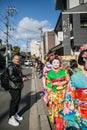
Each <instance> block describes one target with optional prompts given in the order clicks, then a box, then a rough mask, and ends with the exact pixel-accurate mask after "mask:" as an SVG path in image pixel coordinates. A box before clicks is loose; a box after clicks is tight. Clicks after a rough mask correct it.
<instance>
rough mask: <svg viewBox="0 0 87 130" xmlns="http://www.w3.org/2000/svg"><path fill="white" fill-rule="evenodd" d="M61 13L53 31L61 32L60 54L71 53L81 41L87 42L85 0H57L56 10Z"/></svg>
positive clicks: (86, 5)
mask: <svg viewBox="0 0 87 130" xmlns="http://www.w3.org/2000/svg"><path fill="white" fill-rule="evenodd" d="M58 9H61V13H60V16H59V19H58V21H57V24H56V26H55V29H54V31H55V33H56V35H57V37H58V32H62V34H63V39H62V40H61V41H60V44H62V46H60V47H59V49H58V51H59V50H61V51H59V54H60V55H73V54H75V52H76V51H78V50H79V47H80V45H81V44H83V43H87V0H73V1H72V0H57V1H56V10H58Z"/></svg>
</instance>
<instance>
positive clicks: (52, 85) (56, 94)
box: [46, 56, 69, 130]
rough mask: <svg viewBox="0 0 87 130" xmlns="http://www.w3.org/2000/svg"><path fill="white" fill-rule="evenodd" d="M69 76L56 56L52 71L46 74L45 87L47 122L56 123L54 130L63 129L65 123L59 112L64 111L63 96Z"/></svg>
mask: <svg viewBox="0 0 87 130" xmlns="http://www.w3.org/2000/svg"><path fill="white" fill-rule="evenodd" d="M68 80H69V76H68V74H67V71H66V70H65V69H63V68H62V67H61V60H60V59H59V58H58V56H57V57H56V56H55V57H54V59H53V60H52V69H51V70H50V71H49V72H48V73H47V78H46V87H47V92H48V108H49V110H48V111H49V120H50V121H51V122H52V123H56V130H63V129H64V128H65V121H64V120H63V116H62V114H61V111H62V110H63V109H64V105H63V104H64V96H65V91H66V88H67V83H68Z"/></svg>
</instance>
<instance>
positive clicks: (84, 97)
mask: <svg viewBox="0 0 87 130" xmlns="http://www.w3.org/2000/svg"><path fill="white" fill-rule="evenodd" d="M75 98H76V99H79V100H81V101H87V88H76V90H75Z"/></svg>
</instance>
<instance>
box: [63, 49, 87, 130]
mask: <svg viewBox="0 0 87 130" xmlns="http://www.w3.org/2000/svg"><path fill="white" fill-rule="evenodd" d="M86 53H87V50H84V51H82V52H81V53H80V55H79V58H78V62H79V64H80V65H83V67H84V68H83V70H82V71H79V72H77V73H75V74H73V75H72V76H71V79H70V81H69V84H68V87H67V92H66V101H65V107H64V119H65V120H67V121H68V127H73V128H76V129H80V130H87V57H85V56H86V55H85V54H86Z"/></svg>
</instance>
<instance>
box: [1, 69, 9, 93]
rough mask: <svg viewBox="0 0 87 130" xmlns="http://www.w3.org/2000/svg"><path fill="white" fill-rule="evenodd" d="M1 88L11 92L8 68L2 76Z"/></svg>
mask: <svg viewBox="0 0 87 130" xmlns="http://www.w3.org/2000/svg"><path fill="white" fill-rule="evenodd" d="M1 87H2V88H4V90H5V91H8V90H9V71H8V68H6V69H5V70H4V71H3V73H2V74H1Z"/></svg>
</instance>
